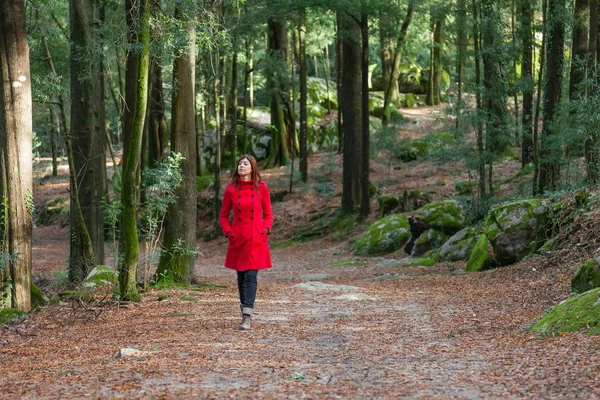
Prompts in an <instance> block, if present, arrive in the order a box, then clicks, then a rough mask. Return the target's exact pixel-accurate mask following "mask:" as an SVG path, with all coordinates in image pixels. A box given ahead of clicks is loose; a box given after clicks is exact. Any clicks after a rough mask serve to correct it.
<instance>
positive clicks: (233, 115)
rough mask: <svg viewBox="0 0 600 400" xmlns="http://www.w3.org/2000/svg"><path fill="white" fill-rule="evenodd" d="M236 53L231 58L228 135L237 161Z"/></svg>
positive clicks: (232, 152)
mask: <svg viewBox="0 0 600 400" xmlns="http://www.w3.org/2000/svg"><path fill="white" fill-rule="evenodd" d="M237 70H238V66H237V51H236V50H234V52H233V56H232V57H231V93H230V94H231V101H230V107H231V108H230V110H231V111H230V112H229V118H230V127H229V132H230V133H229V135H230V136H231V141H232V145H231V154H232V155H233V156H232V158H233V159H234V160H237V154H238V137H237V107H238V99H237V98H238V90H237V84H238V80H237V73H238V72H237Z"/></svg>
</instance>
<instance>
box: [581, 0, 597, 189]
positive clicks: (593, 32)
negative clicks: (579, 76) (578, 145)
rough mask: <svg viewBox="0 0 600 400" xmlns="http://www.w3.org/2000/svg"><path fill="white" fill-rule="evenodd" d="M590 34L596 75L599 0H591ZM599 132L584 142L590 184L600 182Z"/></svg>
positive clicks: (592, 72)
mask: <svg viewBox="0 0 600 400" xmlns="http://www.w3.org/2000/svg"><path fill="white" fill-rule="evenodd" d="M589 26H590V36H589V44H588V71H589V72H588V73H589V76H595V74H596V73H597V67H596V52H597V46H598V0H590V21H589ZM597 139H598V134H597V131H596V129H593V128H592V129H591V130H590V131H588V132H586V137H585V142H584V152H585V162H586V166H587V168H586V169H587V176H588V182H589V184H590V185H592V186H595V185H597V184H598V155H597V151H598V150H597V149H596V142H597Z"/></svg>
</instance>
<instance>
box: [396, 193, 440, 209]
mask: <svg viewBox="0 0 600 400" xmlns="http://www.w3.org/2000/svg"><path fill="white" fill-rule="evenodd" d="M432 201H433V199H432V198H431V195H430V194H429V193H425V192H422V191H421V190H418V189H412V190H405V191H404V193H403V194H402V201H401V204H400V209H401V210H402V212H407V211H414V210H418V209H419V208H421V207H423V206H425V205H427V204H429V203H431V202H432Z"/></svg>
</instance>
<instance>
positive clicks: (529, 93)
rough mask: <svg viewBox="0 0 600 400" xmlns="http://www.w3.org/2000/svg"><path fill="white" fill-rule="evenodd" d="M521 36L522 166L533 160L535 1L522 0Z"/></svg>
mask: <svg viewBox="0 0 600 400" xmlns="http://www.w3.org/2000/svg"><path fill="white" fill-rule="evenodd" d="M520 1H521V4H520V10H521V21H520V35H519V36H520V37H521V42H522V44H523V52H522V57H521V58H522V63H521V81H522V85H521V86H522V88H523V113H522V122H521V126H522V128H521V129H522V131H521V132H522V134H521V166H522V167H525V165H527V164H529V163H530V162H532V161H533V89H534V81H533V26H532V25H533V2H532V0H520Z"/></svg>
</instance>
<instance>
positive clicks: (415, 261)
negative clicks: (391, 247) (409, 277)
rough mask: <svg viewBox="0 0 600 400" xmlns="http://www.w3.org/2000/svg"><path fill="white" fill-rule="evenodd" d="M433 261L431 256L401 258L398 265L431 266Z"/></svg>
mask: <svg viewBox="0 0 600 400" xmlns="http://www.w3.org/2000/svg"><path fill="white" fill-rule="evenodd" d="M432 265H435V261H434V260H432V259H431V258H412V257H409V258H403V259H402V260H400V265H399V267H431V266H432Z"/></svg>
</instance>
